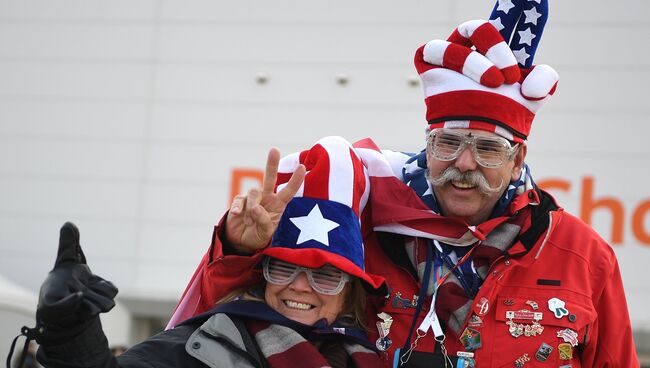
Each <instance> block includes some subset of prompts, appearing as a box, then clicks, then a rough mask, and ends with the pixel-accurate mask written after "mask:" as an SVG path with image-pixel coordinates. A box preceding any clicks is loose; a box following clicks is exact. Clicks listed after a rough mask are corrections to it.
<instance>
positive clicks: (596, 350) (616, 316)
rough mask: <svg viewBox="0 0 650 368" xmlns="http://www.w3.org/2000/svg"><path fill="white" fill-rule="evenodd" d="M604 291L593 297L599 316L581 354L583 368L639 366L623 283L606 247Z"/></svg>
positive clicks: (612, 252) (613, 255)
mask: <svg viewBox="0 0 650 368" xmlns="http://www.w3.org/2000/svg"><path fill="white" fill-rule="evenodd" d="M607 250H608V256H609V257H608V259H607V262H606V266H605V267H607V272H604V277H603V278H602V279H601V280H600V281H601V282H602V285H603V288H602V290H601V292H600V293H599V294H596V295H594V307H595V309H596V313H597V317H596V321H595V323H594V324H593V326H592V331H591V333H590V336H589V341H587V343H586V344H585V345H586V347H585V350H584V351H583V353H582V365H583V366H584V367H638V366H639V360H638V357H637V354H636V349H635V347H634V340H633V338H632V326H631V323H630V316H629V312H628V308H627V302H626V299H625V292H624V290H623V281H622V279H621V272H620V269H619V266H618V261H617V260H616V256H615V254H614V251H613V250H612V249H611V247H609V245H607Z"/></svg>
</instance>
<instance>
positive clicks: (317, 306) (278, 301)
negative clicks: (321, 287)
mask: <svg viewBox="0 0 650 368" xmlns="http://www.w3.org/2000/svg"><path fill="white" fill-rule="evenodd" d="M348 288H349V283H347V284H346V285H345V288H344V289H343V290H342V291H341V292H340V293H338V294H336V295H325V294H320V293H317V292H316V291H314V289H312V287H311V285H309V281H308V280H307V275H306V274H305V273H304V272H300V273H299V274H298V276H296V278H295V280H293V281H292V282H291V283H289V284H287V285H275V284H272V283H270V282H267V283H266V289H265V291H264V300H265V301H266V304H268V305H269V306H270V307H271V308H273V309H274V310H275V311H277V312H278V313H280V314H282V315H283V316H285V317H287V318H289V319H292V320H294V321H297V322H300V323H303V324H306V325H313V324H314V323H316V321H318V320H320V319H321V318H325V319H327V322H328V323H332V322H334V320H336V317H337V316H338V315H339V313H340V312H341V310H342V309H343V304H344V299H345V295H346V294H347V290H348Z"/></svg>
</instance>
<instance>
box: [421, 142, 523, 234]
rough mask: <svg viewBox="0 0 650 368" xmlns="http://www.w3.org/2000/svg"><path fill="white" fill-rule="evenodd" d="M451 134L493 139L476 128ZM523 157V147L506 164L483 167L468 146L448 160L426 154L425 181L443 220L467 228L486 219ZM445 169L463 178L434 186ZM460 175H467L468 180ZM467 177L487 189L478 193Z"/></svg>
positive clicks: (517, 171) (444, 181) (475, 184)
mask: <svg viewBox="0 0 650 368" xmlns="http://www.w3.org/2000/svg"><path fill="white" fill-rule="evenodd" d="M453 131H454V132H456V133H463V134H470V133H471V134H472V135H473V136H491V137H495V136H497V135H496V134H494V133H491V132H486V131H483V130H477V129H454V130H453ZM525 156H526V146H525V145H523V146H522V147H520V148H519V151H518V152H517V153H516V154H515V156H514V159H513V160H508V161H506V162H505V163H504V164H503V166H501V167H497V168H485V167H483V166H481V165H479V164H478V163H477V162H476V160H475V159H474V156H473V154H472V150H471V148H470V147H465V149H464V150H463V151H462V152H461V153H460V154H459V155H458V157H457V158H455V159H453V160H451V161H441V160H438V159H436V158H435V157H433V155H432V154H431V152H430V151H427V166H428V169H429V178H430V179H431V181H432V185H433V191H434V193H435V195H436V199H437V200H438V204H439V206H440V209H441V211H442V214H443V215H444V216H447V217H460V218H462V219H463V220H465V221H466V222H467V223H468V224H470V225H478V224H480V223H482V222H484V221H485V220H487V219H488V217H489V216H490V213H491V212H492V209H493V208H494V205H495V204H496V202H497V201H498V200H499V198H500V197H501V194H503V191H504V190H505V189H506V188H507V186H508V184H509V183H510V181H512V180H516V179H517V178H518V177H519V175H520V173H521V167H522V165H523V163H524V158H525ZM445 170H450V171H457V174H460V175H455V176H456V177H459V176H461V177H463V178H461V179H458V178H456V179H452V180H442V182H441V183H434V182H436V179H440V178H441V177H442V176H443V173H444V172H445ZM462 174H467V176H469V177H467V176H466V175H462ZM452 176H453V175H452ZM471 176H476V177H481V176H482V177H483V178H485V181H486V183H487V187H486V188H489V189H487V190H483V191H481V190H480V186H479V185H478V181H477V180H474V179H472V178H471Z"/></svg>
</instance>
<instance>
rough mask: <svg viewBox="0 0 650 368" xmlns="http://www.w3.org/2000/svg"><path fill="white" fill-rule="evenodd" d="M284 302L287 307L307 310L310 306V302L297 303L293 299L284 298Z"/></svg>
mask: <svg viewBox="0 0 650 368" xmlns="http://www.w3.org/2000/svg"><path fill="white" fill-rule="evenodd" d="M284 304H285V305H286V306H287V307H289V308H293V309H301V310H309V309H311V307H312V305H311V304H305V303H298V302H295V301H293V300H285V301H284Z"/></svg>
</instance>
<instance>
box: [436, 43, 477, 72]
mask: <svg viewBox="0 0 650 368" xmlns="http://www.w3.org/2000/svg"><path fill="white" fill-rule="evenodd" d="M471 52H472V50H471V49H469V48H467V47H465V46H461V45H457V44H453V43H451V44H449V46H447V49H446V50H445V55H444V56H443V57H442V65H443V66H444V67H445V68H447V69H451V70H454V71H457V72H458V73H462V72H463V66H464V65H465V60H466V59H467V56H469V54H470V53H471Z"/></svg>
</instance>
